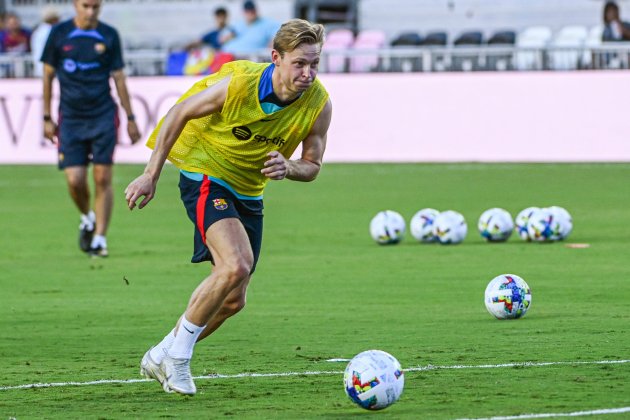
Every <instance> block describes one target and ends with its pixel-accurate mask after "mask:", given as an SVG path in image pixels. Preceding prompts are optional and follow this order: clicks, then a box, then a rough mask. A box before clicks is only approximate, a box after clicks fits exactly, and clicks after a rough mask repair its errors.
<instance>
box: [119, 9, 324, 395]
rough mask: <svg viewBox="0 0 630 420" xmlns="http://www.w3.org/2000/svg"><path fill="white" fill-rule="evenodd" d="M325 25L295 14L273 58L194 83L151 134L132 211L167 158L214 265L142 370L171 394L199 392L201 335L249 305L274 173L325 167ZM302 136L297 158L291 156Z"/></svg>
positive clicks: (201, 253)
mask: <svg viewBox="0 0 630 420" xmlns="http://www.w3.org/2000/svg"><path fill="white" fill-rule="evenodd" d="M323 41H324V28H323V26H322V25H319V24H311V23H310V22H307V21H305V20H301V19H292V20H289V21H288V22H286V23H284V24H283V25H282V26H281V27H280V29H279V30H278V32H277V34H276V36H275V38H274V43H273V49H272V51H271V61H272V63H271V64H269V63H253V62H250V61H234V62H231V63H227V64H224V65H223V67H222V68H221V70H220V71H219V72H218V73H216V74H214V75H211V76H208V77H206V78H204V79H202V80H201V81H199V82H197V83H196V84H195V85H194V86H193V87H192V88H191V89H190V90H189V91H188V92H187V93H186V94H184V95H183V96H182V98H180V100H179V101H178V103H177V104H176V105H175V106H174V107H173V108H171V109H170V110H169V111H168V113H167V114H166V116H165V117H164V119H163V120H162V121H161V122H160V123H159V124H158V126H157V128H156V129H155V131H154V132H153V134H152V135H151V136H150V138H149V142H148V145H149V147H152V148H153V153H152V154H151V158H150V159H149V162H148V164H147V166H146V168H145V170H144V173H143V174H142V175H140V176H139V177H138V178H136V179H135V180H134V181H132V182H131V183H130V184H129V186H128V187H127V189H126V199H127V202H128V205H129V208H130V209H133V208H134V207H135V206H136V201H138V200H140V198H141V197H144V198H143V199H142V200H141V201H140V203H139V205H138V207H139V208H143V207H144V206H146V205H147V203H148V202H149V201H150V200H151V199H153V197H154V195H155V190H156V184H157V182H158V179H159V177H160V172H161V170H162V167H163V165H164V162H165V160H166V159H167V158H168V159H169V160H170V161H171V162H172V163H173V164H175V165H176V166H177V167H178V168H179V169H180V171H181V174H180V181H179V188H180V191H181V198H182V201H183V203H184V206H185V207H186V210H187V212H188V216H189V217H190V219H191V220H192V222H193V223H194V225H195V233H194V244H195V251H194V255H193V258H192V262H201V261H206V260H209V261H211V262H212V264H213V265H214V267H213V269H212V272H211V274H210V276H208V277H206V278H205V279H204V280H203V281H202V282H201V283H200V284H199V286H198V287H197V288H196V290H195V291H194V292H193V293H192V296H191V298H190V300H189V302H188V307H187V308H186V311H185V312H184V314H183V315H182V316H181V317H180V318H179V321H178V322H177V324H176V326H175V327H174V328H173V330H172V331H171V332H169V333H168V334H167V335H166V336H165V337H164V339H163V340H162V341H161V342H160V343H159V344H157V345H156V346H155V347H152V348H151V349H150V350H149V351H147V352H146V354H145V355H144V357H143V358H142V362H141V370H140V372H141V374H143V375H145V376H146V377H148V378H153V379H156V380H157V381H159V382H160V383H161V384H162V387H163V388H164V390H165V391H167V392H173V391H175V392H178V393H181V394H187V395H193V394H195V392H196V387H195V384H194V382H193V379H192V375H191V373H190V359H191V357H192V354H193V346H194V345H195V342H197V341H199V340H202V339H204V338H205V337H207V336H208V335H210V334H212V333H213V332H214V331H215V330H216V329H217V328H219V327H220V326H221V324H223V322H224V321H225V320H226V319H227V318H229V317H231V316H232V315H234V314H236V313H237V312H238V311H240V310H241V309H243V307H244V305H245V295H246V290H247V286H248V284H249V281H250V278H251V275H252V273H253V272H254V269H255V268H256V263H257V260H258V256H259V253H260V248H261V243H262V222H263V217H262V210H263V202H262V198H263V189H264V187H265V184H266V183H267V182H268V181H269V180H270V179H273V180H282V179H285V178H288V179H291V180H294V181H312V180H314V179H315V177H316V176H317V174H318V173H319V170H320V168H321V165H322V158H323V154H324V149H325V146H326V135H327V131H328V127H329V125H330V119H331V113H332V106H331V103H330V100H329V98H328V93H327V92H326V90H325V89H324V87H323V86H322V84H321V83H320V82H319V80H318V79H316V76H317V70H318V65H319V59H320V53H321V48H322V43H323ZM300 143H301V144H302V154H301V157H300V158H298V159H293V160H289V158H290V157H291V155H292V153H293V151H294V150H295V149H296V148H297V146H298V145H299V144H300Z"/></svg>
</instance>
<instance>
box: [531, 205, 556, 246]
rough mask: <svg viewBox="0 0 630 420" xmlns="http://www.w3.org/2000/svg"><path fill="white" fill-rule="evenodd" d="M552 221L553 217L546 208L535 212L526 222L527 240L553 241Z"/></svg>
mask: <svg viewBox="0 0 630 420" xmlns="http://www.w3.org/2000/svg"><path fill="white" fill-rule="evenodd" d="M553 220H554V216H553V214H552V213H551V211H550V210H549V209H548V208H546V207H543V208H541V209H538V210H535V211H534V212H533V213H532V214H531V215H530V216H529V220H528V221H527V233H528V235H529V239H531V240H532V241H536V242H548V241H551V240H553V236H554V232H553Z"/></svg>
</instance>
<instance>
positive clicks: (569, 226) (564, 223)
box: [549, 206, 573, 241]
mask: <svg viewBox="0 0 630 420" xmlns="http://www.w3.org/2000/svg"><path fill="white" fill-rule="evenodd" d="M549 211H550V212H551V215H552V217H553V219H552V221H551V232H552V233H551V240H552V241H562V240H564V239H566V238H567V236H569V234H570V233H571V231H572V230H573V219H572V218H571V214H569V212H568V211H567V210H566V209H565V208H563V207H559V206H551V207H549Z"/></svg>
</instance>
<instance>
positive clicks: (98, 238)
mask: <svg viewBox="0 0 630 420" xmlns="http://www.w3.org/2000/svg"><path fill="white" fill-rule="evenodd" d="M99 246H100V247H101V248H107V239H105V236H103V235H94V237H93V238H92V243H91V244H90V248H98V247H99Z"/></svg>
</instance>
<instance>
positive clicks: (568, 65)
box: [549, 25, 588, 70]
mask: <svg viewBox="0 0 630 420" xmlns="http://www.w3.org/2000/svg"><path fill="white" fill-rule="evenodd" d="M587 36H588V29H587V28H585V27H584V26H577V25H572V26H565V27H564V28H562V29H560V31H558V33H557V34H556V36H555V38H554V39H553V41H552V42H551V46H552V47H553V50H552V51H550V52H549V62H550V67H551V68H552V69H554V70H575V69H577V68H578V67H579V66H580V55H581V50H582V48H583V47H584V43H585V42H586V37H587Z"/></svg>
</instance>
